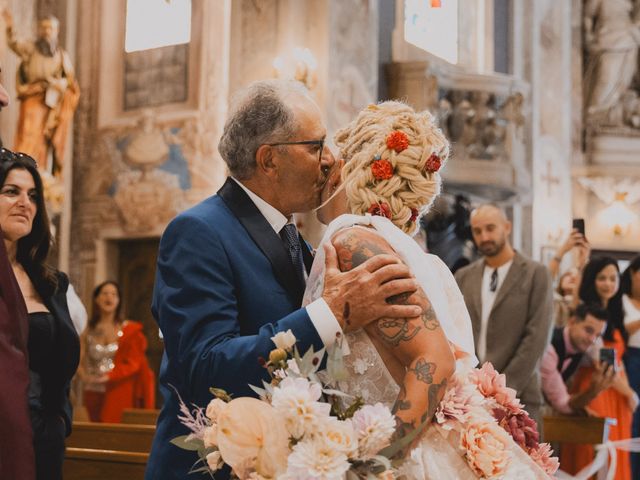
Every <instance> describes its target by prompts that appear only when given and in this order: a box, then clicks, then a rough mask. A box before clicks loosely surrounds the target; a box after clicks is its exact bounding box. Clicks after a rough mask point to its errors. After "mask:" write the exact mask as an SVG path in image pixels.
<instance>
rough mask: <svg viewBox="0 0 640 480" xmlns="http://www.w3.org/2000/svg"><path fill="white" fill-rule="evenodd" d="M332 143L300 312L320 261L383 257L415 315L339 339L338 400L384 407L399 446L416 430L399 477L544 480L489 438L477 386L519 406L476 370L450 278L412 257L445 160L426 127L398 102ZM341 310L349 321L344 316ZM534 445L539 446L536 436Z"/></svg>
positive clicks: (531, 464)
mask: <svg viewBox="0 0 640 480" xmlns="http://www.w3.org/2000/svg"><path fill="white" fill-rule="evenodd" d="M335 140H336V144H337V146H338V147H339V148H340V153H341V157H342V158H343V159H344V162H345V163H344V167H343V168H342V170H341V171H340V170H339V167H338V168H337V169H336V170H334V171H333V172H331V174H330V178H329V180H328V181H327V186H326V187H325V192H324V194H323V200H325V202H324V204H323V206H322V208H321V209H320V210H319V212H318V217H319V219H320V220H321V221H322V222H323V223H328V222H329V221H330V223H329V225H328V227H327V230H326V233H325V235H324V238H323V240H322V245H323V247H324V248H322V249H319V250H318V253H317V254H316V257H315V260H314V264H313V267H312V270H311V273H310V276H309V279H308V282H307V290H306V292H305V300H304V304H307V303H309V302H311V301H313V300H314V299H316V298H318V297H319V296H320V295H321V293H322V289H323V278H324V268H325V267H324V265H325V255H336V254H337V256H338V261H339V265H340V269H341V270H343V271H344V270H349V269H351V268H354V267H356V266H357V265H359V264H361V263H362V262H364V261H365V260H366V259H367V258H369V257H371V256H373V255H377V254H380V253H392V254H395V255H398V256H399V257H400V258H401V259H402V260H403V261H404V262H405V263H406V264H408V265H409V266H410V267H411V269H412V272H413V274H414V275H415V276H416V278H417V280H418V283H419V284H420V286H421V291H419V292H418V293H419V295H420V298H421V301H422V303H423V305H422V306H423V311H424V312H425V313H424V314H423V315H422V317H417V318H408V319H404V320H402V321H398V320H392V319H388V320H385V319H383V320H379V321H377V322H373V323H372V324H370V325H369V326H368V327H367V328H366V329H364V330H360V331H357V332H354V333H350V334H347V335H346V337H345V339H344V340H345V343H346V347H345V348H344V350H346V351H349V353H348V354H346V356H345V366H346V368H347V370H348V372H349V374H350V376H349V379H348V380H346V381H344V382H343V383H342V384H341V385H340V388H341V390H343V391H345V392H347V393H349V394H352V395H358V396H360V397H362V399H363V400H364V402H365V403H375V402H382V403H384V404H386V405H388V406H393V412H394V414H395V415H396V418H397V428H396V436H397V437H398V438H400V437H404V436H405V435H407V434H409V433H410V432H411V431H414V430H416V429H423V428H424V430H423V431H421V432H420V435H419V436H418V437H416V438H417V440H414V442H413V444H412V445H411V451H410V452H407V451H404V452H402V454H403V455H404V456H405V457H406V458H407V459H408V460H407V461H406V462H405V463H404V468H403V471H402V473H404V474H405V475H406V477H407V478H412V479H414V478H415V479H420V478H424V479H475V478H478V477H483V478H516V476H517V477H518V478H519V479H520V480H526V479H539V478H549V474H547V473H546V472H545V470H544V469H543V468H541V466H539V464H540V462H538V463H536V461H534V460H533V459H532V458H533V456H534V454H532V453H531V451H534V450H531V451H530V452H529V453H527V452H526V451H525V450H524V448H521V446H520V445H519V444H517V443H516V442H515V441H514V440H513V439H512V438H511V436H509V434H508V433H506V432H505V429H503V428H500V427H498V420H496V419H495V418H493V417H492V416H491V413H490V411H489V409H487V408H485V409H484V410H483V409H480V408H479V407H478V404H479V402H478V401H477V400H478V396H477V393H478V391H482V390H483V389H482V386H483V385H484V386H486V385H487V384H489V385H492V386H494V387H496V388H494V389H493V393H494V394H495V393H496V391H498V393H497V395H498V396H499V395H500V394H502V397H501V398H502V400H503V402H502V403H506V404H507V405H508V408H511V410H510V411H511V412H513V411H518V407H521V405H520V404H519V402H518V400H517V399H516V398H515V394H514V393H513V391H509V390H510V389H507V388H506V387H505V386H504V378H503V377H502V379H501V377H500V376H498V375H497V374H496V373H495V371H493V369H492V368H491V367H490V366H485V367H483V369H481V370H474V368H473V367H474V366H475V365H476V364H477V359H476V357H475V355H474V347H473V334H472V330H471V322H470V319H469V314H468V312H467V310H466V307H465V304H464V300H463V298H462V294H461V293H460V290H459V289H458V287H457V284H456V282H455V279H454V278H453V276H452V274H451V273H450V271H449V270H448V268H447V267H446V265H445V264H444V263H443V262H442V261H441V260H440V259H439V258H438V257H436V256H433V255H428V254H425V253H424V252H422V250H421V249H420V247H419V246H418V245H417V243H415V242H414V241H413V240H412V239H411V237H410V235H411V234H412V233H414V232H415V231H416V230H417V222H418V219H419V217H420V216H421V215H422V214H424V213H425V212H426V211H427V209H428V208H429V206H430V205H431V204H432V202H433V200H434V198H435V197H436V196H437V195H438V194H439V192H440V175H439V173H438V171H439V170H440V168H441V166H443V164H444V163H445V162H446V160H447V157H448V153H449V144H448V142H447V140H446V138H445V137H444V135H443V134H442V132H441V131H440V129H439V128H437V126H436V125H435V123H434V119H433V117H432V116H431V115H430V114H429V113H428V112H422V113H416V112H415V111H414V110H413V109H412V108H411V107H409V106H407V105H405V104H403V103H400V102H393V101H390V102H384V103H381V104H379V105H370V106H369V107H367V108H365V109H364V110H363V111H362V112H360V114H359V115H358V117H357V118H356V120H354V121H353V122H352V123H351V124H350V125H349V126H347V127H346V128H344V129H342V130H340V131H339V132H338V133H337V135H336V138H335ZM328 244H331V245H333V247H334V248H330V247H328V246H327V245H328ZM404 300H405V298H404V297H403V296H399V297H397V298H392V299H389V300H388V301H393V302H398V303H400V302H403V301H404ZM345 310H346V311H345V317H346V318H347V321H348V306H347V307H345ZM483 376H484V377H483ZM469 378H473V379H476V383H477V384H478V385H480V384H482V385H480V386H477V387H471V388H472V389H473V391H474V392H475V394H476V396H475V397H474V396H473V395H472V394H470V393H469V392H470V390H469V385H473V381H472V382H469V381H468V379H469ZM483 378H484V380H483ZM478 379H479V380H478ZM501 380H502V383H500V382H501ZM492 388H493V387H492ZM486 390H487V389H486V388H485V389H484V391H483V393H487V392H486ZM489 390H491V388H489ZM472 393H473V392H472ZM463 397H464V398H463ZM505 398H506V401H505V400H504V399H505ZM443 399H444V400H443ZM474 399H475V400H474ZM465 402H466V403H465ZM474 402H475V403H474ZM452 405H453V406H452ZM447 406H448V407H450V408H447ZM508 408H507V409H508ZM510 414H511V413H510ZM518 415H521V416H520V417H518V418H519V419H520V420H523V418H524V420H525V421H524V423H522V422H521V424H520V425H521V426H522V431H523V432H524V430H525V429H527V428H528V429H529V431H528V432H529V433H531V423H532V422H531V421H530V420H529V423H527V421H526V418H528V417H526V418H525V417H522V415H525V416H526V413H518ZM474 419H476V420H478V419H479V420H478V421H477V422H476V421H475V420H474ZM474 422H475V423H474ZM478 425H482V428H480V427H478ZM484 425H487V426H486V427H485V426H484ZM483 428H484V430H483ZM505 428H506V427H505ZM533 431H534V432H535V429H533ZM522 435H523V437H524V436H525V435H524V433H522ZM530 438H531V435H529V436H528V437H527V439H530ZM535 440H536V444H537V433H536V438H535ZM535 452H537V450H535ZM547 456H548V455H547ZM543 466H544V462H543ZM549 471H553V468H551V469H549Z"/></svg>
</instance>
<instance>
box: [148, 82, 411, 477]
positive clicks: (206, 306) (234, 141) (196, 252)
mask: <svg viewBox="0 0 640 480" xmlns="http://www.w3.org/2000/svg"><path fill="white" fill-rule="evenodd" d="M325 136H326V129H325V127H324V125H323V124H322V121H321V118H320V110H319V108H318V106H317V105H316V104H315V103H314V101H313V100H312V99H311V98H310V97H309V96H308V92H307V91H306V90H305V89H304V88H303V87H302V85H300V84H298V83H295V82H285V81H277V80H271V81H262V82H257V83H254V84H252V85H250V86H249V87H248V88H247V89H244V90H243V91H241V92H240V93H239V95H238V96H237V97H236V99H235V101H234V104H233V105H232V108H231V113H230V116H229V118H228V120H227V123H226V125H225V127H224V132H223V135H222V138H221V140H220V144H219V147H218V149H219V151H220V154H221V155H222V158H223V159H224V160H225V162H226V164H227V167H228V169H229V172H230V175H231V176H230V178H228V179H227V181H226V182H225V184H224V185H223V186H222V188H221V189H220V190H219V191H218V193H217V195H215V196H213V197H210V198H208V199H206V200H205V201H203V202H202V203H200V204H198V205H196V206H195V207H193V208H191V209H190V210H187V211H186V212H184V213H182V214H180V215H179V216H178V217H177V218H175V219H174V220H173V221H172V222H171V223H170V224H169V226H168V227H167V229H166V231H165V232H164V234H163V236H162V240H161V242H160V251H159V254H158V266H157V272H156V283H155V288H154V295H153V304H152V310H153V314H154V317H155V318H156V320H157V321H158V324H159V326H160V329H161V330H162V333H163V336H164V340H165V354H164V357H163V362H162V367H161V371H160V381H161V384H162V391H163V395H164V400H165V402H164V407H163V409H162V411H161V413H160V417H159V419H158V426H157V432H156V437H155V439H154V443H153V448H152V451H151V456H150V459H149V463H148V467H147V471H146V477H145V478H146V479H147V480H152V479H153V480H169V479H184V478H187V476H188V471H189V469H190V468H191V467H192V466H193V463H194V461H195V460H196V458H195V456H194V455H193V452H187V451H184V450H181V449H179V448H178V447H175V446H174V445H172V444H171V443H170V440H171V439H172V438H174V437H176V436H179V435H184V434H186V433H188V432H187V430H186V428H185V427H184V426H182V425H181V424H180V422H179V421H178V418H177V416H178V414H179V397H181V398H182V400H184V401H185V402H186V403H187V405H189V404H191V403H194V404H198V405H201V406H205V405H206V404H207V403H208V402H209V401H210V400H211V394H210V393H209V390H208V389H209V387H212V386H215V387H218V388H223V389H225V390H227V391H228V392H230V393H232V394H233V395H234V396H236V397H237V396H243V395H247V396H248V395H251V396H255V394H254V393H253V391H252V390H251V389H250V388H249V384H253V385H259V384H260V383H261V380H262V379H265V380H266V379H267V378H268V376H267V375H266V371H265V370H264V369H263V368H262V366H261V365H260V363H259V361H258V359H259V357H263V358H267V357H268V354H269V351H270V350H271V349H272V348H273V346H274V345H273V342H272V341H271V340H270V338H271V337H272V336H273V335H274V334H275V333H277V332H280V331H286V330H288V329H291V330H292V331H293V333H294V335H295V336H296V338H297V339H298V347H299V349H300V350H301V351H306V350H307V349H308V348H309V347H311V346H313V347H314V348H315V349H316V350H317V349H320V348H322V347H323V346H328V345H330V344H331V343H332V342H333V341H334V340H335V338H336V334H337V333H341V332H347V331H350V330H354V329H358V328H361V327H363V326H364V325H366V324H367V323H369V322H371V321H374V320H376V319H378V318H381V317H397V318H404V317H413V316H417V315H420V314H421V313H422V310H421V308H420V307H418V306H417V305H418V302H417V300H415V302H414V304H413V305H390V304H388V303H387V302H386V301H385V299H386V298H388V297H390V296H392V295H395V294H399V293H403V292H410V291H415V290H416V288H417V286H416V283H415V279H413V278H412V277H411V276H410V273H409V269H408V268H407V267H406V266H404V265H401V264H400V263H398V261H397V260H396V259H395V257H392V256H387V255H379V256H376V257H374V258H371V259H370V260H368V261H367V262H365V263H363V264H362V265H360V266H359V267H357V268H356V269H354V270H351V271H350V272H344V273H343V272H340V269H339V266H338V262H337V258H336V253H335V250H333V248H332V247H327V252H326V253H327V272H326V275H325V282H324V292H323V295H322V297H321V298H319V299H318V300H316V301H315V302H313V303H311V304H309V305H307V306H306V307H305V308H300V305H301V300H302V295H303V292H304V289H305V279H306V277H307V274H308V270H309V268H310V267H311V263H312V255H311V252H310V250H309V248H308V247H307V244H306V242H304V240H303V239H302V237H301V236H300V234H299V233H298V232H297V230H296V228H295V225H294V224H293V223H292V215H293V213H294V212H308V211H310V210H312V209H313V208H315V207H317V206H318V205H319V204H320V193H321V190H322V188H323V186H324V183H325V181H326V178H327V174H328V171H329V169H330V168H331V167H332V166H333V164H334V163H335V160H334V158H333V155H332V154H331V152H330V151H329V149H328V148H325V147H324V141H325ZM216 478H217V477H216ZM220 478H222V475H221V476H220Z"/></svg>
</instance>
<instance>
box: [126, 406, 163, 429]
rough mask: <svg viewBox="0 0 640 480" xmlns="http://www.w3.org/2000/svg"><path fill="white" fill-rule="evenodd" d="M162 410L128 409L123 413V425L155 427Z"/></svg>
mask: <svg viewBox="0 0 640 480" xmlns="http://www.w3.org/2000/svg"><path fill="white" fill-rule="evenodd" d="M159 414H160V410H148V409H143V408H128V409H126V410H125V411H124V412H123V413H122V423H127V424H137V425H155V424H156V422H157V421H158V415H159Z"/></svg>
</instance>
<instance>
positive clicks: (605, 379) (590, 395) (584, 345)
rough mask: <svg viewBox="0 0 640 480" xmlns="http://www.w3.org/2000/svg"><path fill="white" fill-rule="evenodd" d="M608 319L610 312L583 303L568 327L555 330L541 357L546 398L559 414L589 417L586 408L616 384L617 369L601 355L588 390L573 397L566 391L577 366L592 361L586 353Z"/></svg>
mask: <svg viewBox="0 0 640 480" xmlns="http://www.w3.org/2000/svg"><path fill="white" fill-rule="evenodd" d="M608 318H609V313H608V312H607V310H605V309H603V308H602V307H600V306H599V305H585V304H584V303H581V304H580V305H578V307H577V308H576V311H575V314H574V315H573V316H571V317H570V318H569V322H568V324H567V325H566V326H565V327H564V328H556V329H555V330H554V332H553V337H552V340H551V344H550V345H549V346H548V347H547V350H546V351H545V353H544V356H543V357H542V363H541V365H540V375H541V378H542V391H543V393H544V396H545V398H546V400H547V402H548V403H549V404H550V405H551V406H552V407H553V408H554V410H556V411H557V412H559V413H563V414H566V415H572V414H582V415H585V414H588V413H589V412H588V411H587V410H586V408H585V407H586V406H587V405H588V404H589V402H591V400H593V399H594V398H595V397H596V396H598V394H599V393H600V392H601V391H603V390H605V389H607V388H609V387H610V386H611V384H612V383H613V380H614V378H615V375H616V371H615V366H614V364H613V362H610V361H607V358H606V355H602V353H601V355H600V357H601V358H600V361H595V368H594V372H593V376H592V377H591V384H590V385H589V388H588V389H587V390H585V391H583V392H580V393H574V394H572V395H570V394H569V392H568V390H567V382H568V381H569V380H570V379H571V377H572V375H573V374H574V373H575V372H576V370H577V369H578V367H579V366H580V365H581V364H583V363H584V362H591V361H592V360H591V359H590V357H589V356H588V355H585V352H586V351H587V350H588V349H589V348H590V347H591V346H592V345H594V344H595V342H596V341H597V340H598V339H599V338H600V337H601V336H602V333H603V332H604V330H605V328H606V327H607V321H608ZM602 350H606V349H602Z"/></svg>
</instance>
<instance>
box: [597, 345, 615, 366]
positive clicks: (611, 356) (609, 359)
mask: <svg viewBox="0 0 640 480" xmlns="http://www.w3.org/2000/svg"><path fill="white" fill-rule="evenodd" d="M600 361H601V362H604V363H608V364H609V365H613V366H614V367H615V366H616V349H615V348H601V349H600Z"/></svg>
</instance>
